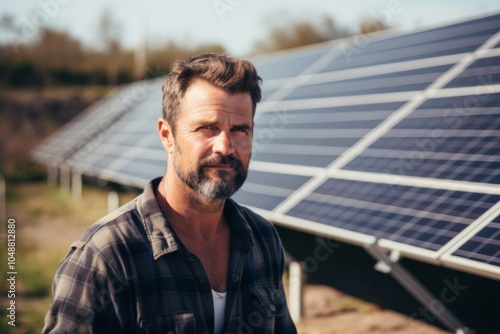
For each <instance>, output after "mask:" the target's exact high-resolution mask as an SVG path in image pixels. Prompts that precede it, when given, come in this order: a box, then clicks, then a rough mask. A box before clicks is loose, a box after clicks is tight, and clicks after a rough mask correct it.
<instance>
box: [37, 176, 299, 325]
mask: <svg viewBox="0 0 500 334" xmlns="http://www.w3.org/2000/svg"><path fill="white" fill-rule="evenodd" d="M159 181H160V178H158V179H155V180H153V181H151V182H150V183H149V184H148V185H147V187H146V188H145V190H144V192H143V194H141V195H139V196H138V197H137V198H136V199H134V200H133V201H131V202H129V203H128V204H126V205H124V206H123V207H121V208H120V209H118V210H117V211H115V212H113V213H111V214H109V215H108V216H106V217H104V218H103V219H102V220H100V221H98V222H97V223H96V224H94V225H92V226H91V227H90V228H88V229H87V230H86V231H85V232H84V233H83V234H82V235H81V236H80V237H79V238H78V239H77V240H76V241H75V242H74V243H73V244H72V245H71V247H70V250H69V253H68V255H67V256H66V257H65V258H64V259H63V261H62V262H61V264H60V265H59V268H58V270H57V273H56V276H55V278H54V283H53V297H52V302H51V306H50V309H49V312H48V313H47V316H46V318H45V327H44V328H43V330H42V333H213V330H214V310H213V300H212V293H211V289H210V283H209V281H208V278H207V275H206V273H205V271H204V269H203V266H202V264H201V262H200V260H199V259H198V258H197V257H196V256H195V255H194V254H192V253H190V252H189V251H188V250H187V249H186V248H185V247H184V246H183V244H182V243H181V242H180V241H179V239H178V238H177V237H176V236H175V234H174V231H173V230H171V229H170V228H169V225H168V222H167V221H166V220H165V217H164V215H163V214H162V212H161V211H160V208H159V206H158V203H157V202H156V199H155V196H154V187H157V185H158V183H159ZM224 215H225V217H226V219H227V220H228V222H229V224H230V230H231V254H230V263H229V268H228V284H227V302H226V311H225V312H226V313H225V314H226V315H225V319H224V328H223V331H222V332H223V333H259V334H263V333H296V329H295V325H294V323H293V322H292V320H291V318H290V315H289V313H288V308H287V304H286V300H285V296H284V293H283V286H282V281H281V279H282V275H283V271H284V266H285V265H284V263H285V262H284V254H283V248H282V245H281V242H280V240H279V237H278V234H277V232H276V230H275V229H274V227H273V226H272V225H271V224H270V223H269V222H267V221H266V220H264V219H263V218H262V217H260V216H258V215H256V214H255V213H253V212H252V211H250V210H248V209H246V208H243V207H241V206H239V205H238V204H236V203H235V202H234V201H233V200H231V199H228V200H227V201H226V204H225V207H224Z"/></svg>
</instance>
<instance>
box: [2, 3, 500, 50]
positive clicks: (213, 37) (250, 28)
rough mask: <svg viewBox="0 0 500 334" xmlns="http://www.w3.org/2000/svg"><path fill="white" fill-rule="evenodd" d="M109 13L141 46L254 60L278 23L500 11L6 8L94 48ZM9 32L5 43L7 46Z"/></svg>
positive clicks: (430, 19) (444, 17) (425, 7)
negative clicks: (205, 50)
mask: <svg viewBox="0 0 500 334" xmlns="http://www.w3.org/2000/svg"><path fill="white" fill-rule="evenodd" d="M105 10H107V11H109V13H110V14H111V15H112V17H113V18H114V19H115V21H117V22H118V23H119V24H120V27H121V34H120V36H121V40H122V42H123V44H124V45H125V46H126V47H133V46H135V45H137V44H138V43H139V42H140V41H141V38H142V37H141V36H147V42H148V44H149V45H154V44H162V43H166V42H167V41H169V40H174V41H176V42H182V43H189V44H190V45H193V46H195V45H197V44H200V43H209V42H210V43H219V44H222V45H223V46H224V47H225V48H226V49H227V50H228V51H229V53H230V54H231V55H234V56H245V55H247V54H249V53H250V52H251V50H252V47H253V46H254V43H255V41H256V40H258V39H262V38H264V37H265V36H266V33H267V32H268V30H269V27H270V26H272V25H273V23H279V22H286V20H287V18H293V19H297V20H298V19H302V18H311V19H317V18H319V17H321V16H322V15H325V14H326V15H329V16H330V17H332V18H333V19H334V22H336V24H338V25H339V26H341V27H347V28H351V29H352V30H357V27H358V25H359V22H360V20H361V19H362V18H365V19H374V18H378V19H382V20H383V21H385V22H386V23H387V24H388V25H389V26H391V27H395V28H402V29H405V30H409V29H418V28H421V27H428V26H432V25H436V24H444V23H449V22H453V21H455V20H461V19H464V18H467V17H470V16H474V15H481V14H483V13H485V12H488V11H497V12H500V1H498V0H474V1H471V0H467V1H453V0H440V1H438V0H420V1H416V0H357V1H353V0H337V1H333V0H331V1H328V0H288V1H287V0H184V1H181V0H177V1H168V0H142V1H130V0H126V1H123V0H122V1H119V0H106V1H103V0H16V1H2V2H0V16H3V15H5V14H10V15H11V16H13V17H14V18H15V20H16V22H17V23H18V24H21V25H23V26H24V29H25V32H24V36H20V37H22V38H24V40H29V38H32V36H33V31H36V29H38V28H39V27H41V26H50V27H54V28H58V29H64V30H67V31H69V33H70V34H71V35H73V36H75V37H77V38H79V39H80V40H82V41H83V42H84V43H86V44H88V45H95V44H96V43H98V41H99V34H98V32H99V28H98V22H99V18H100V16H101V15H102V13H103V11H105ZM6 38H7V37H6V34H5V32H2V35H1V36H0V40H2V41H5V40H6Z"/></svg>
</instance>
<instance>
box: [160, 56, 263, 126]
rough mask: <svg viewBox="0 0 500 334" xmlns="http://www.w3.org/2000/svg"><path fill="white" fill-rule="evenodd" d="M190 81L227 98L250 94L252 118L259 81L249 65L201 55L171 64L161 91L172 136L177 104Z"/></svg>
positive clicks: (236, 60) (255, 72)
mask: <svg viewBox="0 0 500 334" xmlns="http://www.w3.org/2000/svg"><path fill="white" fill-rule="evenodd" d="M194 78H201V79H204V80H206V81H208V82H209V83H211V84H212V85H214V86H216V87H219V88H221V89H223V90H225V91H226V92H228V93H231V94H234V93H246V92H248V93H250V97H251V98H252V107H253V115H255V108H256V106H257V103H258V102H260V99H261V92H260V86H259V84H260V83H261V82H262V79H261V78H260V77H259V76H258V75H257V71H256V69H255V67H254V66H253V65H252V63H250V62H249V61H247V60H242V59H236V58H231V57H227V56H226V55H223V54H213V53H204V54H201V55H198V56H195V57H190V58H187V59H185V60H182V61H179V62H177V63H175V64H174V65H173V66H172V70H171V71H170V73H169V74H168V76H167V80H166V81H165V84H164V85H163V87H162V89H163V101H162V113H163V118H164V119H165V120H166V121H167V122H168V123H169V124H170V126H171V127H172V131H173V132H175V125H176V122H177V119H178V115H179V105H180V100H181V98H182V97H183V96H184V94H185V93H186V91H187V89H188V88H189V85H190V83H191V80H192V79H194Z"/></svg>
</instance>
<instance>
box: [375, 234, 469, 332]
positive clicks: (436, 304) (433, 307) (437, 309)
mask: <svg viewBox="0 0 500 334" xmlns="http://www.w3.org/2000/svg"><path fill="white" fill-rule="evenodd" d="M365 249H366V251H367V252H368V253H369V254H370V255H371V256H372V257H373V258H374V259H375V260H377V261H378V263H377V264H376V265H375V269H376V270H378V271H381V272H383V273H386V274H390V275H391V276H392V277H394V279H395V280H396V281H397V282H398V283H399V284H401V285H402V286H403V287H404V288H405V289H406V291H408V292H409V293H410V294H411V295H412V296H413V297H414V298H415V299H416V300H418V302H419V303H420V304H422V305H423V306H424V307H425V308H426V309H427V310H428V311H429V312H431V313H432V314H433V315H434V316H435V317H436V318H437V319H438V320H439V321H440V322H441V323H442V324H443V325H444V326H445V327H446V328H448V329H449V330H451V331H452V332H454V333H456V334H471V333H473V331H472V330H471V329H469V328H467V327H465V326H464V325H463V324H462V322H461V321H460V320H458V319H457V317H456V316H455V315H454V314H453V313H451V312H450V311H449V310H448V309H447V308H446V306H445V305H444V304H443V302H442V301H441V300H439V299H438V298H436V297H434V296H433V295H432V294H431V293H430V292H429V290H427V289H426V288H425V287H424V286H423V285H422V284H421V283H420V282H419V281H418V280H417V279H416V278H415V277H414V276H413V275H412V274H410V273H409V272H408V271H407V270H406V269H405V268H404V267H403V266H402V265H401V264H400V263H398V259H399V257H397V256H396V257H393V258H392V259H391V257H389V255H387V254H386V253H385V252H384V251H383V250H382V249H381V248H380V247H379V246H378V244H377V243H373V244H371V245H367V246H365Z"/></svg>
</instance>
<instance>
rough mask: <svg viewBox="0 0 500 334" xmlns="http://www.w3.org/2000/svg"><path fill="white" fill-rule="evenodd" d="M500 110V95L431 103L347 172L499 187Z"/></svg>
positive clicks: (435, 100) (440, 99)
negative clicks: (364, 172) (355, 171)
mask: <svg viewBox="0 0 500 334" xmlns="http://www.w3.org/2000/svg"><path fill="white" fill-rule="evenodd" d="M499 106H500V94H487V95H481V96H476V95H471V96H459V97H450V98H439V99H430V100H428V101H426V102H424V103H423V104H422V105H421V106H420V107H419V108H418V109H417V110H415V111H413V112H412V113H411V114H410V115H409V116H408V117H406V118H405V119H403V120H402V121H400V122H399V123H398V124H396V125H395V126H394V127H393V129H392V130H390V131H388V132H387V133H386V134H385V135H384V136H383V137H381V138H380V139H378V140H377V141H375V142H374V143H373V144H372V145H371V146H370V147H369V148H368V149H366V150H365V151H363V152H362V153H361V154H360V155H359V156H357V157H356V158H355V159H353V160H352V161H351V162H350V163H348V164H347V165H346V166H345V168H346V169H351V170H358V171H369V172H377V173H390V174H396V175H411V176H421V177H430V178H438V179H448V180H459V181H470V182H480V183H490V184H500V137H499V136H498V134H497V131H499V130H500V109H499V108H498V107H499ZM429 114H435V115H436V117H426V115H429Z"/></svg>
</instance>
